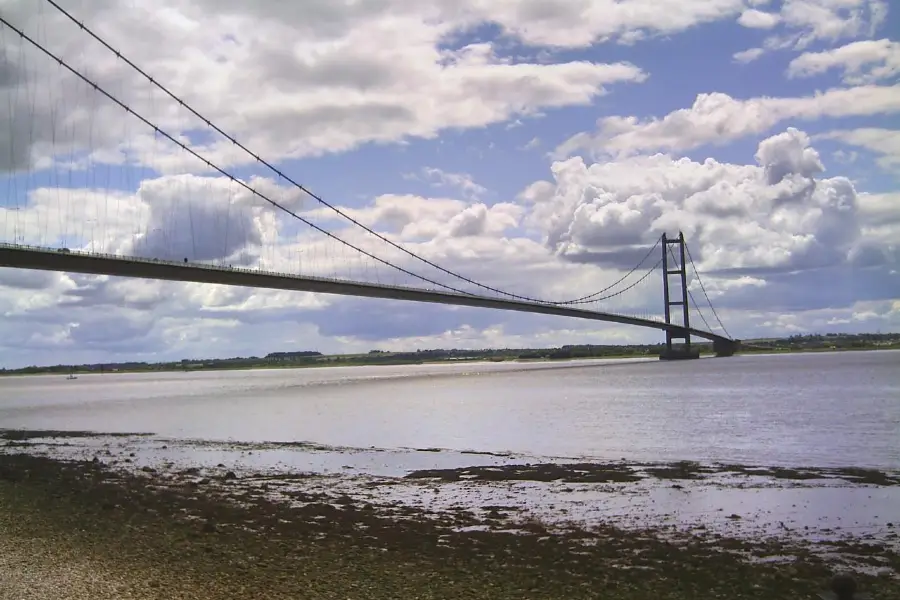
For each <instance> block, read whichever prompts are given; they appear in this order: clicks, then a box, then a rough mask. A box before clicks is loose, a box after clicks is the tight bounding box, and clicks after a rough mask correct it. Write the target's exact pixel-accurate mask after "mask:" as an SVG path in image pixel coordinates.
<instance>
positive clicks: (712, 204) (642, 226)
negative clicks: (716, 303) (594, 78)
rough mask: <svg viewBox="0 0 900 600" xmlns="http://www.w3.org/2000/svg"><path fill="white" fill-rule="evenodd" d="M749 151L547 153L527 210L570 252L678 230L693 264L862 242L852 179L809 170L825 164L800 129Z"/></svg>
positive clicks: (809, 263) (795, 266) (842, 250)
mask: <svg viewBox="0 0 900 600" xmlns="http://www.w3.org/2000/svg"><path fill="white" fill-rule="evenodd" d="M756 160H757V163H758V165H754V166H750V165H733V164H725V163H720V162H717V161H715V160H712V159H707V160H706V161H704V162H699V163H698V162H694V161H691V160H689V159H687V158H681V159H676V158H673V157H670V156H667V155H663V154H657V155H655V156H638V157H632V158H627V159H622V160H619V161H615V162H605V163H604V162H601V163H596V164H593V165H587V164H585V162H584V161H583V160H582V159H581V158H570V159H568V160H565V161H560V162H556V163H554V165H553V174H554V182H552V184H549V185H548V184H547V183H545V184H541V185H536V186H532V187H531V188H530V189H529V190H528V191H527V192H526V193H525V196H526V198H527V199H528V200H529V202H530V204H531V205H532V206H534V210H533V212H532V213H531V215H530V216H529V218H530V220H531V221H532V225H533V226H535V227H542V229H543V232H544V234H545V235H546V239H547V242H548V244H549V245H550V246H551V247H552V248H554V249H555V250H556V251H557V252H558V253H560V254H562V255H565V256H569V257H571V258H573V259H578V258H579V257H582V256H587V257H590V256H603V255H616V254H617V252H616V251H617V250H619V249H621V248H622V247H627V246H632V245H636V244H648V243H652V242H653V240H655V239H656V238H657V237H658V236H659V235H661V234H662V233H663V232H670V233H671V232H674V231H678V230H683V231H684V232H685V235H686V236H687V238H688V239H689V240H691V241H692V243H693V245H694V248H695V258H697V259H698V260H699V261H700V264H699V265H698V267H699V268H700V270H701V271H720V270H734V269H739V270H747V269H756V270H759V269H762V270H772V269H775V270H782V271H796V270H803V269H810V268H813V267H825V266H838V265H844V264H848V261H850V260H851V255H852V254H853V253H854V252H855V251H856V248H857V247H859V246H860V245H862V244H863V243H864V242H865V240H864V238H863V236H862V233H861V225H860V217H859V207H858V200H857V197H858V195H857V192H856V190H855V189H854V186H853V184H852V183H851V182H850V181H849V180H848V179H846V178H844V177H832V178H828V179H816V176H818V175H820V174H821V173H822V172H823V171H824V166H823V164H822V162H821V160H820V158H819V155H818V153H817V152H816V151H815V150H814V149H813V148H811V147H810V146H809V137H808V136H807V135H806V134H805V133H803V132H801V131H798V130H796V129H793V128H789V129H788V130H787V131H785V132H783V133H780V134H777V135H774V136H772V137H770V138H768V139H766V140H763V141H762V142H760V144H759V148H758V150H757V153H756ZM898 234H900V231H898ZM898 239H900V235H898ZM895 248H896V245H892V246H890V247H887V248H882V249H881V250H884V252H883V253H882V254H881V259H880V260H881V261H882V262H884V261H893V260H894V259H895V255H894V254H893V253H894V251H895ZM881 250H879V252H880V251H881Z"/></svg>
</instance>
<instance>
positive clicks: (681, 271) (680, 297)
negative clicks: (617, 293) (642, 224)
mask: <svg viewBox="0 0 900 600" xmlns="http://www.w3.org/2000/svg"><path fill="white" fill-rule="evenodd" d="M661 246H662V268H663V301H664V302H665V311H666V325H669V327H667V328H666V347H665V348H663V350H662V352H661V353H660V355H659V358H660V360H685V359H692V358H700V351H699V350H698V349H697V348H693V347H691V334H690V330H691V315H690V313H691V308H690V305H689V304H688V289H687V266H686V265H685V250H684V233H683V232H678V237H677V238H674V239H670V238H669V237H668V236H666V234H665V233H664V234H663V236H662V244H661ZM671 246H678V253H677V255H675V253H674V252H672V251H671V250H670V249H669V248H670V247H671ZM673 275H677V276H678V284H679V285H680V286H681V290H680V293H678V294H677V295H676V296H675V299H674V300H673V299H672V289H671V280H670V277H671V276H673ZM672 307H675V308H676V310H678V309H679V308H680V309H681V318H680V319H679V321H680V322H673V320H672V317H673V315H672ZM675 340H682V341H683V343H682V344H678V345H676V344H675V343H674V341H675Z"/></svg>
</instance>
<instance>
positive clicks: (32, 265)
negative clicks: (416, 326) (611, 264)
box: [0, 244, 733, 345]
mask: <svg viewBox="0 0 900 600" xmlns="http://www.w3.org/2000/svg"><path fill="white" fill-rule="evenodd" d="M0 267H12V268H18V269H38V270H42V271H62V272H70V273H85V274H91V275H110V276H116V277H136V278H141V279H160V280H166V281H185V282H195V283H216V284H221V285H234V286H242V287H255V288H265V289H273V290H291V291H302V292H317V293H321V294H337V295H342V296H360V297H367V298H386V299H391V300H406V301H412V302H430V303H437V304H451V305H456V306H471V307H479V308H493V309H498V310H514V311H519V312H529V313H538V314H545V315H557V316H560V317H571V318H576V319H588V320H593V321H605V322H609V323H621V324H623V325H634V326H636V327H647V328H651V329H657V330H660V331H667V330H668V331H672V332H677V333H683V331H684V330H683V328H682V327H678V326H677V325H666V324H665V323H662V322H660V321H653V320H650V319H642V318H638V317H629V316H625V315H617V314H613V313H605V312H599V311H591V310H584V309H580V308H572V307H569V306H561V305H554V304H543V303H537V302H524V301H520V300H504V299H499V298H489V297H485V296H477V295H467V294H458V293H454V292H446V291H445V292H439V291H429V290H420V289H416V288H410V287H402V286H390V285H379V284H373V283H358V282H353V281H344V280H340V279H328V278H322V277H305V276H299V275H288V274H283V273H271V272H266V271H256V270H251V269H242V268H234V267H219V266H214V265H206V264H198V263H179V262H171V261H162V260H151V259H140V258H131V257H122V256H113V255H105V254H87V253H81V252H71V251H66V252H63V251H59V250H54V249H50V248H41V247H35V246H20V245H12V244H0ZM689 333H690V334H691V336H692V337H698V338H702V339H706V340H710V341H712V342H718V343H719V344H724V345H728V344H731V343H733V340H731V339H729V338H726V337H724V336H721V335H719V334H716V333H712V332H709V331H702V330H699V329H693V328H691V329H690V330H689Z"/></svg>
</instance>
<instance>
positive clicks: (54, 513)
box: [0, 432, 900, 600]
mask: <svg viewBox="0 0 900 600" xmlns="http://www.w3.org/2000/svg"><path fill="white" fill-rule="evenodd" d="M55 435H56V436H57V442H58V443H61V444H65V443H66V439H67V438H66V437H65V436H70V437H69V438H68V439H69V441H72V440H73V439H74V437H73V436H72V434H71V433H69V434H61V433H56V434H55ZM81 435H82V437H86V438H90V437H91V435H92V434H88V433H84V434H81ZM53 436H54V434H53V433H52V432H51V433H48V432H19V433H18V434H16V433H13V432H5V433H3V435H2V436H0V437H5V438H6V439H7V440H8V441H7V442H6V446H5V447H4V448H2V454H0V504H2V506H3V510H2V511H0V540H2V542H0V582H2V586H0V598H3V599H5V598H7V597H8V598H75V599H77V598H80V597H84V598H87V597H91V598H210V599H216V598H234V597H242V598H342V599H347V598H597V597H603V598H612V599H613V600H616V599H620V598H621V599H624V598H632V599H643V598H662V599H667V598H668V599H676V598H678V599H682V598H684V599H687V598H691V599H693V598H701V597H728V598H737V599H742V598H785V599H787V598H791V599H795V598H806V597H813V596H814V594H815V592H818V591H820V590H822V589H824V586H825V585H826V582H827V579H828V577H829V576H830V574H831V573H832V572H834V571H835V570H836V569H846V568H847V565H852V567H853V568H854V569H855V570H856V571H857V572H858V577H859V579H860V580H861V583H862V585H863V588H864V589H865V590H867V591H869V592H871V593H873V594H874V595H875V597H876V598H879V597H881V598H890V597H892V594H893V595H894V596H897V593H896V592H897V590H898V589H900V579H898V577H897V573H898V572H900V554H898V551H897V548H896V545H897V535H898V532H900V528H897V527H895V524H894V523H890V527H888V526H887V524H885V528H886V531H883V532H882V533H881V535H879V536H875V535H867V536H856V537H853V536H847V535H845V536H843V537H842V538H841V539H838V540H835V539H832V540H818V541H817V540H815V539H802V538H801V537H796V536H793V537H792V536H781V537H778V536H770V535H760V536H757V537H755V538H754V537H747V536H732V535H728V534H727V533H721V532H717V531H715V530H714V528H712V527H710V528H703V527H700V528H696V527H695V528H692V529H690V530H686V529H683V528H677V527H650V526H640V525H637V524H635V523H634V522H631V523H629V524H628V526H627V527H625V526H624V525H622V524H619V523H618V522H617V520H616V519H606V520H604V521H601V522H594V523H592V524H589V525H585V524H583V523H576V522H566V521H565V520H553V521H550V520H546V521H545V520H542V519H541V518H539V516H535V513H534V512H533V511H525V510H523V508H524V507H523V506H521V505H519V504H517V503H516V502H512V503H505V504H503V503H499V502H498V503H497V504H494V505H485V504H481V505H479V506H477V507H476V506H475V504H473V503H468V502H466V501H464V500H463V501H460V499H459V498H458V497H457V498H456V499H455V500H450V501H447V502H444V503H441V502H438V503H424V502H421V501H420V502H418V503H416V502H409V501H404V500H403V496H404V493H410V492H408V491H407V492H402V493H397V490H414V491H416V492H418V495H417V496H416V497H418V498H420V499H421V498H422V497H423V496H424V497H427V496H435V497H446V496H448V495H452V494H453V493H455V492H454V489H455V488H454V486H459V485H461V483H462V484H465V485H468V486H475V487H485V486H486V489H492V490H496V489H498V487H497V486H505V485H519V484H524V485H527V484H528V482H529V481H533V480H537V481H540V480H541V479H549V478H552V479H553V481H554V482H555V483H556V484H557V485H559V486H574V487H577V486H579V485H588V486H592V485H598V486H608V485H613V486H636V485H642V481H644V480H645V479H646V478H652V479H654V480H656V481H657V482H658V483H659V485H665V486H666V487H667V488H670V489H671V487H672V486H683V487H687V486H690V485H691V484H692V483H693V481H694V480H695V479H702V478H703V477H707V476H712V475H714V473H710V472H709V471H710V470H715V469H713V468H712V467H708V466H701V465H694V464H693V463H678V464H675V465H663V466H659V465H657V466H646V465H644V466H639V467H635V466H625V465H621V464H618V463H614V464H597V463H582V464H551V463H541V464H537V463H532V464H507V465H500V466H490V467H485V466H477V465H476V466H471V467H460V468H453V469H439V470H431V471H427V470H426V471H419V472H415V471H414V472H411V473H408V474H407V475H406V476H402V477H392V478H387V477H382V478H371V477H368V478H367V477H359V476H349V477H348V476H344V477H339V476H336V475H333V474H332V475H327V474H325V475H323V474H316V473H309V472H299V471H290V470H285V469H281V470H272V469H267V470H260V471H254V470H252V469H246V468H245V469H234V470H233V469H232V468H231V466H230V465H229V466H226V465H225V464H217V465H201V464H198V465H194V466H191V465H188V464H184V463H181V464H176V463H175V462H172V461H162V462H159V461H158V462H157V463H156V464H155V466H150V465H149V464H143V465H140V464H138V463H139V456H137V455H136V453H135V452H133V451H132V450H131V449H130V448H129V446H128V444H132V443H134V440H135V439H136V438H134V437H131V438H127V440H126V438H122V439H123V443H122V445H117V444H115V443H110V442H109V441H108V440H110V439H116V438H111V437H110V436H106V437H104V438H103V439H105V440H107V441H105V442H103V444H100V445H98V446H97V447H96V448H93V449H92V450H91V451H92V453H93V454H94V456H92V457H90V458H88V457H87V456H84V457H80V458H73V457H69V458H68V459H63V458H59V457H51V456H40V455H38V454H40V452H38V451H36V449H35V447H31V446H30V444H31V443H33V442H35V441H36V440H37V438H43V439H46V438H49V437H53ZM11 438H13V439H11ZM126 442H127V443H126ZM157 444H158V442H157ZM302 451H304V452H308V451H310V450H302ZM243 452H252V451H251V450H247V449H245V450H243ZM469 458H470V459H472V460H473V462H477V459H478V458H492V457H477V456H471V455H470V456H469ZM126 461H127V462H126ZM728 468H730V469H732V470H735V469H737V470H740V469H744V470H747V469H748V468H747V467H738V466H731V467H728ZM753 471H754V472H758V471H760V470H759V469H755V470H753ZM773 473H774V471H772V470H771V469H769V473H768V476H769V477H773V476H774V477H778V475H780V476H781V477H782V478H787V477H789V476H796V479H791V480H790V481H794V482H796V483H797V484H798V485H799V484H803V483H805V482H806V481H807V480H808V479H809V478H813V477H815V478H816V479H822V478H831V479H833V480H834V481H835V482H836V483H837V484H839V485H841V486H855V487H859V488H860V489H862V490H863V491H866V490H868V491H869V493H870V494H871V493H873V492H878V491H881V490H886V489H890V488H891V486H896V485H897V480H896V479H895V478H894V475H892V474H889V473H877V472H871V471H865V472H860V471H856V470H837V471H835V470H832V471H829V472H827V473H825V472H813V471H812V470H803V469H797V470H783V471H778V472H777V473H778V474H776V475H773ZM473 476H474V477H473ZM479 478H481V479H480V480H478V479H479ZM473 479H474V480H475V481H473ZM617 489H618V488H617ZM894 489H896V487H894ZM620 491H621V493H622V494H626V499H627V492H626V491H625V489H624V488H622V489H621V490H620ZM676 491H679V492H681V491H683V490H676ZM570 493H573V492H570ZM609 493H612V494H618V493H619V492H616V491H615V490H613V491H611V492H609ZM626 502H627V500H626ZM723 518H724V519H726V520H734V521H735V522H736V523H737V522H740V521H743V520H749V519H748V517H747V516H741V515H731V514H725V515H723ZM4 594H6V595H4Z"/></svg>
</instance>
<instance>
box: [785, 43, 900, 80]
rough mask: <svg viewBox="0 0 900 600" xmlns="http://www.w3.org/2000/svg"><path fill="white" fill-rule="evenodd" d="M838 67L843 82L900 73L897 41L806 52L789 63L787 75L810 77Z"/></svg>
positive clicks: (899, 51) (879, 77) (874, 78)
mask: <svg viewBox="0 0 900 600" xmlns="http://www.w3.org/2000/svg"><path fill="white" fill-rule="evenodd" d="M830 69H841V70H842V71H843V79H844V82H845V83H848V84H851V85H858V84H864V83H875V82H877V81H879V80H885V79H895V78H896V77H897V76H898V75H900V42H894V41H891V40H888V39H882V40H864V41H859V42H852V43H850V44H847V45H846V46H841V47H840V48H833V49H831V50H823V51H822V52H807V53H805V54H801V55H800V56H798V57H797V58H795V59H794V60H792V61H791V63H790V65H788V69H787V74H788V77H811V76H813V75H819V74H821V73H825V72H826V71H828V70H830Z"/></svg>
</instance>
